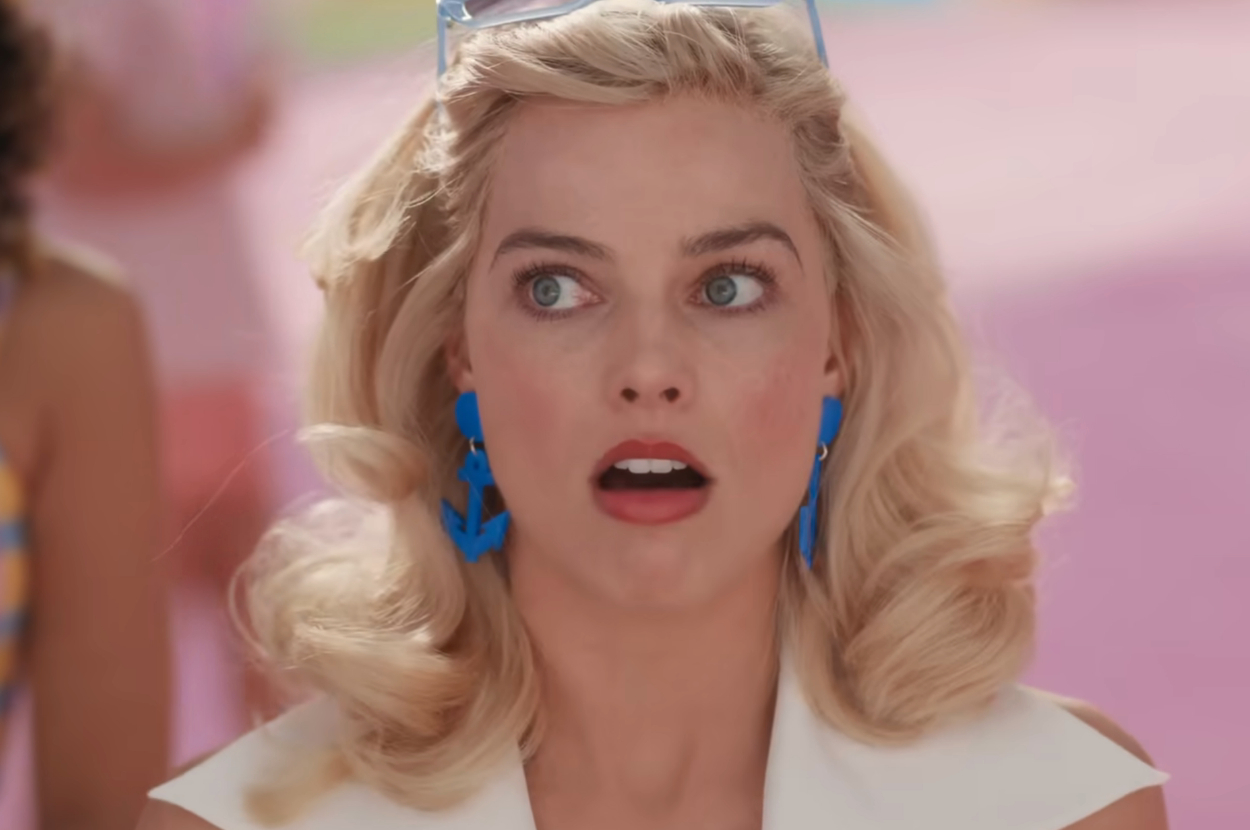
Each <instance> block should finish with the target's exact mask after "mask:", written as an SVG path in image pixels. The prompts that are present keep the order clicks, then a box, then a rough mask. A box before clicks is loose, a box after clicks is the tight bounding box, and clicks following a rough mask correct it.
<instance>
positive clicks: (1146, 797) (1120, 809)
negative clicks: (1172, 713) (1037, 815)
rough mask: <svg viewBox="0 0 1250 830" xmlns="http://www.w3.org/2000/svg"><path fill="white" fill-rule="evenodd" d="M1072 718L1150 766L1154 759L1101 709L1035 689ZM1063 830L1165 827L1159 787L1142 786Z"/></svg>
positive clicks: (1161, 795) (1125, 829)
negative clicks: (1142, 787)
mask: <svg viewBox="0 0 1250 830" xmlns="http://www.w3.org/2000/svg"><path fill="white" fill-rule="evenodd" d="M1038 694H1039V695H1041V696H1042V697H1043V698H1047V699H1049V700H1051V701H1052V702H1054V703H1055V704H1056V705H1058V706H1059V707H1060V708H1062V709H1063V710H1064V711H1066V712H1067V713H1068V714H1070V715H1072V716H1074V717H1076V718H1077V719H1078V720H1080V721H1081V722H1082V723H1084V724H1085V725H1086V726H1089V727H1090V728H1092V729H1094V730H1095V731H1097V732H1098V733H1099V734H1100V735H1102V736H1103V737H1104V738H1106V739H1107V740H1109V741H1111V742H1112V743H1114V744H1116V745H1117V746H1119V747H1120V748H1121V749H1123V750H1124V751H1125V752H1128V753H1129V754H1131V755H1132V756H1133V757H1135V758H1137V759H1138V760H1140V761H1142V762H1143V763H1145V764H1149V765H1150V766H1151V767H1153V766H1154V761H1153V759H1151V757H1150V755H1149V754H1148V753H1147V752H1146V750H1145V748H1144V747H1143V746H1142V745H1141V743H1140V742H1139V741H1138V740H1137V739H1136V738H1134V737H1133V736H1132V735H1130V734H1129V733H1128V731H1127V730H1126V729H1124V728H1123V727H1122V726H1120V725H1119V724H1118V723H1116V722H1115V721H1114V720H1112V719H1111V718H1110V717H1109V716H1108V715H1107V714H1106V713H1105V712H1103V711H1102V710H1100V709H1098V708H1097V707H1096V706H1094V705H1092V704H1090V703H1087V702H1085V701H1083V700H1075V699H1073V698H1067V697H1061V696H1059V695H1054V694H1048V693H1045V692H1039V693H1038ZM1067 830H1167V810H1166V808H1165V806H1164V801H1163V791H1162V789H1161V787H1160V786H1153V787H1146V788H1144V789H1140V790H1137V791H1136V792H1134V793H1130V794H1129V795H1127V796H1125V797H1124V798H1121V799H1120V800H1119V801H1116V802H1115V803H1113V804H1111V805H1110V806H1108V807H1106V808H1104V809H1102V810H1099V811H1098V812H1097V813H1094V814H1093V815H1091V816H1087V817H1086V818H1084V819H1081V820H1080V821H1078V822H1077V823H1076V824H1073V825H1070V826H1069V827H1068V828H1067Z"/></svg>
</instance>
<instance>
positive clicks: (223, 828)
mask: <svg viewBox="0 0 1250 830" xmlns="http://www.w3.org/2000/svg"><path fill="white" fill-rule="evenodd" d="M338 723H339V717H338V710H337V707H336V706H335V705H334V703H333V701H331V700H329V699H326V698H318V699H315V700H312V701H309V702H306V703H303V704H301V705H298V706H296V707H294V708H292V709H291V710H289V711H288V712H286V713H285V714H284V715H282V716H280V717H279V718H277V719H276V720H274V721H272V722H270V723H268V724H265V725H264V726H262V727H260V728H259V729H257V730H255V731H253V732H250V733H248V734H246V735H244V736H243V737H241V738H239V739H238V740H237V741H235V742H234V743H232V744H230V745H229V746H227V747H225V748H224V749H222V750H220V751H219V752H217V753H215V754H213V755H211V756H209V757H207V758H204V759H202V760H201V761H199V762H196V763H194V764H192V765H190V766H189V767H188V768H184V769H183V770H181V771H180V772H179V773H178V774H177V775H176V776H175V777H174V778H173V779H171V780H170V781H168V782H166V783H165V784H162V785H161V786H159V787H157V788H156V789H154V790H153V791H152V792H151V793H149V797H150V799H151V801H150V803H149V806H148V809H147V812H146V814H145V818H144V821H145V822H147V823H146V824H143V825H141V828H142V830H204V829H205V828H214V829H215V830H216V828H220V830H259V829H260V828H261V827H264V826H266V825H265V824H264V823H263V822H262V821H260V820H259V819H258V818H256V817H255V815H254V813H253V805H254V804H255V803H256V802H255V797H256V792H257V789H258V788H259V787H262V786H264V785H265V784H268V783H271V782H272V781H274V780H275V776H280V777H281V776H283V774H284V773H287V772H289V770H290V769H292V768H294V767H296V766H301V767H302V765H305V764H311V763H313V762H315V761H316V760H317V759H319V758H326V759H329V758H331V757H332V756H333V750H334V745H335V735H336V733H337V728H338ZM331 788H333V783H332V782H328V783H327V789H331ZM289 826H290V827H292V828H295V830H301V829H302V828H304V827H306V826H317V827H318V830H320V827H319V826H318V825H316V824H315V823H314V824H312V825H305V824H304V823H302V822H298V821H297V822H295V823H294V824H292V825H289Z"/></svg>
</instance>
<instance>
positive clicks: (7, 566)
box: [0, 454, 29, 736]
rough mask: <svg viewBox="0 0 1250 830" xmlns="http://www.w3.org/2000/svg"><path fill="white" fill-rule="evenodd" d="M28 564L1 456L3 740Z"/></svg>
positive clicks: (13, 485) (10, 476)
mask: <svg viewBox="0 0 1250 830" xmlns="http://www.w3.org/2000/svg"><path fill="white" fill-rule="evenodd" d="M28 568H29V562H28V561H27V559H26V540H25V534H24V532H23V522H22V491H21V485H20V482H19V481H18V478H17V475H16V474H15V473H14V471H13V469H12V468H11V467H10V466H9V465H8V462H7V460H6V459H5V458H4V456H3V454H0V736H3V734H4V722H5V716H6V715H7V714H8V709H9V705H10V704H11V702H12V698H13V691H14V687H15V685H16V681H17V658H18V653H19V642H20V640H21V634H22V629H23V627H24V624H25V622H26V604H27V602H28V600H29V596H28V589H29V584H28V583H29V580H28V577H29V572H28Z"/></svg>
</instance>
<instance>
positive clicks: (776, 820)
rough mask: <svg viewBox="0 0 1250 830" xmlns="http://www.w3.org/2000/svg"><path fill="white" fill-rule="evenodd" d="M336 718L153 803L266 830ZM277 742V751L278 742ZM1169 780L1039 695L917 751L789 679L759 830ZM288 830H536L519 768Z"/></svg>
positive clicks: (367, 803)
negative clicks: (285, 777) (476, 783)
mask: <svg viewBox="0 0 1250 830" xmlns="http://www.w3.org/2000/svg"><path fill="white" fill-rule="evenodd" d="M333 719H334V709H333V704H332V703H329V702H327V701H324V700H321V701H316V702H314V703H311V704H305V705H304V706H302V707H299V708H297V709H295V710H293V711H292V712H289V713H288V714H286V715H284V716H283V717H282V718H279V719H278V720H277V721H275V722H274V723H273V724H270V726H269V727H267V728H264V729H262V730H258V731H256V732H253V733H251V734H249V735H246V736H244V737H243V738H242V739H240V740H239V741H238V742H236V743H234V744H233V745H231V746H230V747H228V748H227V749H225V750H223V751H222V752H220V753H218V754H217V755H216V756H215V757H213V758H212V759H210V760H209V761H207V762H205V763H204V764H202V765H200V766H199V767H197V768H196V769H194V770H192V771H191V772H189V773H187V774H186V775H184V776H182V777H181V778H178V779H175V780H174V781H171V782H169V783H167V784H165V785H163V786H161V787H159V788H157V789H156V790H154V791H153V793H152V797H153V798H156V799H158V800H161V801H168V802H170V803H173V804H176V805H178V806H180V807H182V808H184V809H186V810H188V811H190V812H192V813H194V814H196V815H199V816H201V817H202V818H204V819H206V820H207V821H208V822H210V823H211V824H214V825H216V826H217V827H219V828H221V830H261V827H260V825H259V824H257V823H255V822H253V821H252V820H251V819H249V818H248V816H247V813H246V811H245V809H244V807H243V802H244V799H243V796H244V793H245V791H246V788H247V786H248V785H249V784H250V783H252V782H254V781H256V780H258V777H259V776H260V775H261V774H263V773H264V771H265V770H267V769H269V768H270V766H271V765H272V764H273V763H275V762H276V761H277V760H278V759H279V758H280V757H281V756H280V755H279V754H278V753H281V752H283V751H284V750H283V748H282V745H283V744H287V745H290V744H294V745H296V746H300V745H309V744H316V743H324V741H325V740H326V737H327V736H328V735H329V734H330V729H331V727H332V723H333ZM275 737H276V738H277V739H278V740H276V741H275V740H273V738H275ZM1166 780H1167V776H1166V775H1164V774H1162V773H1160V772H1157V771H1155V770H1154V769H1152V768H1151V767H1149V766H1147V765H1146V764H1144V763H1142V762H1141V761H1139V760H1137V759H1136V758H1135V757H1133V756H1132V755H1130V754H1129V753H1127V752H1125V751H1124V750H1122V749H1121V748H1120V747H1119V746H1117V745H1116V744H1114V743H1112V742H1111V741H1109V740H1107V739H1105V738H1103V737H1102V736H1101V735H1100V734H1098V733H1097V732H1095V731H1094V730H1093V729H1091V728H1089V727H1088V726H1086V725H1085V724H1084V723H1082V722H1081V721H1080V720H1078V719H1076V718H1075V717H1072V716H1071V715H1069V714H1068V713H1067V712H1065V711H1064V710H1063V709H1061V708H1060V707H1059V706H1057V705H1055V704H1054V703H1052V702H1050V701H1049V700H1048V699H1047V698H1045V697H1043V696H1041V695H1040V694H1038V693H1036V692H1033V691H1031V690H1028V689H1024V688H1021V687H1008V688H1006V689H1004V690H1003V693H1002V694H1001V695H1000V696H999V699H998V701H997V702H996V703H995V704H994V706H993V707H992V708H991V709H990V710H989V711H987V712H986V713H984V714H983V715H982V716H980V717H978V718H977V719H975V720H973V721H969V722H966V723H963V724H961V725H959V726H955V727H951V728H948V729H946V730H943V731H941V732H939V733H937V734H935V735H932V736H930V737H929V738H926V739H924V740H922V741H920V742H918V743H915V744H912V745H909V746H906V747H900V748H884V747H876V746H868V745H865V744H861V743H858V742H856V741H853V740H851V739H849V738H847V737H846V736H844V735H842V734H840V733H838V732H836V731H835V730H833V729H831V728H830V727H828V726H827V725H826V724H824V723H823V722H822V721H821V720H819V718H818V717H817V716H816V715H815V714H814V713H813V712H812V710H811V709H810V708H809V707H808V705H807V703H806V701H805V700H804V698H803V694H802V691H801V689H800V688H799V684H798V682H797V680H796V678H795V677H794V676H793V675H792V674H791V673H790V672H788V671H783V672H782V676H781V679H780V684H779V687H778V692H777V710H776V715H775V718H774V724H773V737H772V747H771V749H770V752H769V762H768V771H767V775H766V779H765V789H764V827H763V830H829V828H830V827H837V828H839V830H1062V828H1065V827H1067V826H1068V825H1070V824H1072V823H1074V822H1076V821H1078V820H1079V819H1081V818H1083V817H1084V816H1087V815H1089V814H1091V813H1094V812H1097V811H1098V810H1100V809H1102V808H1103V807H1105V806H1107V805H1108V804H1111V803H1112V802H1114V801H1116V800H1118V799H1119V798H1122V797H1123V796H1125V795H1128V794H1129V793H1131V792H1134V791H1136V790H1139V789H1142V788H1144V787H1149V786H1155V785H1159V784H1162V783H1163V782H1164V781H1166ZM286 827H287V830H355V829H356V828H362V827H365V828H369V830H483V828H489V830H535V826H534V818H533V815H532V813H531V810H530V804H529V796H528V792H527V789H526V785H525V773H524V770H523V768H522V766H521V763H520V757H519V755H518V756H517V758H516V760H515V761H514V762H512V763H510V764H508V765H507V766H506V768H505V769H503V770H501V772H500V773H499V775H497V776H496V777H495V779H494V780H492V781H491V782H490V783H489V784H488V785H487V786H486V787H485V788H484V789H483V790H482V791H481V792H479V793H478V794H477V795H476V796H474V797H473V798H471V799H470V800H469V801H467V802H466V803H464V804H462V805H461V806H459V807H457V808H455V809H452V810H448V811H444V812H439V813H427V812H422V811H418V810H413V809H410V808H406V807H401V806H399V805H398V804H396V803H394V802H391V801H389V800H387V799H386V798H385V797H383V796H382V795H380V794H378V793H376V792H374V791H373V790H371V789H369V788H367V787H365V786H363V785H360V784H356V783H348V784H344V785H341V786H340V787H338V788H336V789H335V790H334V791H332V792H331V793H329V794H328V795H326V796H325V797H323V798H322V799H320V800H319V801H318V802H317V803H316V804H315V806H314V807H313V809H312V810H311V812H309V813H308V814H306V815H305V816H304V817H303V818H301V819H299V820H297V821H295V822H293V823H292V824H289V825H287V826H286Z"/></svg>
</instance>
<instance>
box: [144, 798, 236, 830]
mask: <svg viewBox="0 0 1250 830" xmlns="http://www.w3.org/2000/svg"><path fill="white" fill-rule="evenodd" d="M136 830H220V828H218V827H217V825H215V824H209V823H208V822H207V821H205V820H204V819H202V818H200V817H199V816H197V815H195V814H194V813H188V812H187V811H186V810H184V809H182V808H181V807H175V806H174V805H172V804H166V803H165V802H163V801H149V802H148V806H147V807H146V808H145V809H144V811H143V815H142V816H141V817H140V818H139V826H138V827H137V828H136Z"/></svg>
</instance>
